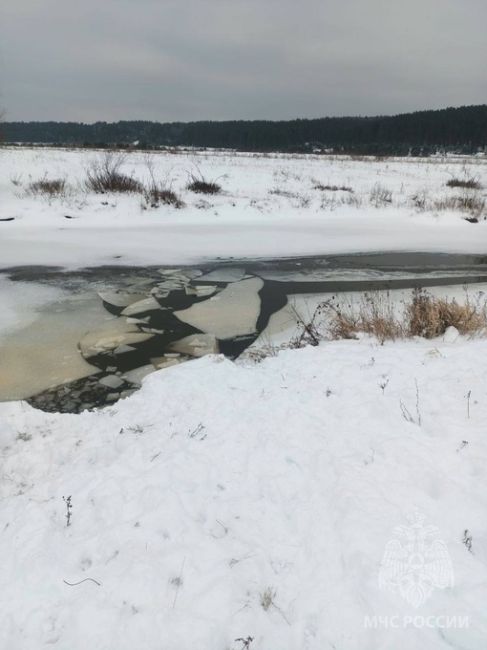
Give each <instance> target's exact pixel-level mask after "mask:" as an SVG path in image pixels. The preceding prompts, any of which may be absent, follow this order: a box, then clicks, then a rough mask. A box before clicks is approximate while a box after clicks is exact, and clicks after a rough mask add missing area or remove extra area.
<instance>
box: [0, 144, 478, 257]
mask: <svg viewBox="0 0 487 650" xmlns="http://www.w3.org/2000/svg"><path fill="white" fill-rule="evenodd" d="M102 155H103V154H102V153H96V152H91V151H67V150H56V149H33V150H29V149H23V148H22V149H8V148H7V149H5V150H3V151H2V152H1V155H0V193H1V195H2V205H1V206H0V219H13V220H12V221H5V222H3V221H2V222H0V266H1V267H6V266H12V265H17V264H54V265H61V266H67V267H71V268H72V267H80V266H88V265H93V264H114V263H115V264H183V263H191V262H199V261H201V260H202V259H214V258H216V257H225V258H228V257H236V258H238V257H240V258H242V257H267V258H269V257H281V256H305V255H318V254H338V253H347V252H367V251H379V250H391V251H397V250H403V251H404V250H414V251H431V252H434V251H438V252H451V253H485V251H486V246H485V228H486V227H487V224H486V223H485V222H481V223H478V224H470V223H467V222H466V221H465V220H464V218H463V217H464V216H465V215H464V214H461V213H460V212H458V211H455V210H453V211H452V210H440V211H438V210H435V209H432V208H431V207H430V208H426V209H422V210H421V209H419V208H418V205H420V204H421V201H423V200H424V201H425V202H426V204H428V205H429V204H431V205H433V204H435V201H437V200H439V201H441V200H444V199H448V198H451V197H454V196H456V195H457V194H458V193H459V191H458V190H455V189H450V188H448V187H446V182H447V181H448V180H450V179H451V178H452V177H462V176H463V175H465V174H467V175H469V176H474V177H475V178H478V179H479V181H480V182H481V183H482V184H483V186H484V187H485V186H487V164H486V162H485V160H484V159H477V158H469V159H466V160H465V159H458V160H457V159H448V158H447V159H445V160H441V159H434V160H433V159H428V160H415V159H398V160H385V161H374V160H372V159H370V160H350V159H348V158H333V157H332V158H326V157H320V156H294V157H282V156H262V155H255V154H254V155H252V154H249V155H236V154H217V153H214V152H213V153H207V154H205V153H200V154H194V155H190V154H187V153H178V154H174V153H172V154H165V153H159V154H154V155H153V156H152V165H153V168H154V173H155V177H156V179H157V180H158V181H160V182H163V181H165V182H166V183H167V184H169V185H170V186H171V187H172V189H173V190H175V191H176V192H177V193H178V195H180V197H181V198H182V199H183V200H184V202H185V204H186V207H185V208H183V209H181V210H178V209H176V208H175V207H174V206H161V207H160V208H158V209H156V210H143V209H142V208H141V197H140V196H136V195H132V196H123V195H95V194H90V193H86V192H85V191H84V190H83V183H84V180H85V178H86V169H87V167H88V166H89V164H90V162H92V161H93V160H96V159H97V158H99V157H100V156H102ZM195 170H200V171H201V173H203V174H204V175H205V177H207V178H208V179H210V180H214V179H218V182H219V183H220V184H221V185H222V187H223V193H222V194H221V195H217V196H209V197H208V196H202V195H198V194H193V193H191V192H189V191H188V190H187V189H186V184H187V180H188V173H190V172H195ZM124 171H125V173H127V174H133V175H134V176H135V177H136V178H138V179H140V180H141V181H144V180H147V177H148V168H147V156H146V155H145V154H143V153H130V155H129V156H128V157H127V159H126V162H125V165H124ZM44 176H46V177H47V178H51V179H52V178H58V177H63V178H66V180H67V181H68V183H69V184H70V186H71V191H70V192H68V193H67V195H66V196H65V197H64V198H61V199H52V200H47V199H43V198H42V197H38V196H37V197H29V196H26V195H25V193H26V189H27V188H28V184H29V183H30V182H31V181H33V180H34V181H35V180H39V179H42V178H43V177H44ZM319 185H321V186H322V187H326V186H330V187H333V186H337V187H342V186H345V187H349V188H350V190H351V191H350V192H348V191H341V190H340V191H333V190H322V189H319V188H317V186H319ZM377 188H379V189H381V188H382V189H385V190H386V194H387V192H390V193H391V200H390V202H388V201H386V202H385V203H379V204H378V203H377V201H371V196H372V194H373V193H374V191H375V189H377ZM484 195H485V193H484V192H482V191H481V192H480V194H479V197H480V198H479V200H481V199H482V196H484ZM414 197H416V198H414Z"/></svg>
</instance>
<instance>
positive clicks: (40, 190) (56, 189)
mask: <svg viewBox="0 0 487 650" xmlns="http://www.w3.org/2000/svg"><path fill="white" fill-rule="evenodd" d="M67 191H68V184H67V182H66V179H65V178H52V179H48V178H46V177H44V178H42V179H41V180H38V181H33V182H32V183H29V185H28V186H27V188H26V194H27V195H30V196H46V197H48V198H55V197H62V196H66V193H67Z"/></svg>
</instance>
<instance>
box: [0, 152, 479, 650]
mask: <svg viewBox="0 0 487 650" xmlns="http://www.w3.org/2000/svg"><path fill="white" fill-rule="evenodd" d="M102 155H103V154H101V153H100V152H98V153H97V152H79V151H64V150H54V149H17V148H11V149H8V148H7V149H4V150H2V151H0V194H1V197H2V203H1V205H0V219H12V220H9V221H0V268H6V267H9V266H12V265H35V264H51V265H63V266H66V267H67V268H73V267H81V266H86V265H89V264H114V263H115V264H158V265H164V264H171V263H174V264H183V263H186V262H190V261H197V260H201V259H205V258H215V257H217V256H221V257H229V256H235V257H240V256H242V257H255V256H263V257H279V256H292V255H314V254H320V255H322V254H326V253H345V252H354V251H361V252H364V251H377V250H390V251H403V250H409V251H411V250H415V251H441V252H463V253H486V252H487V250H486V249H487V241H486V237H485V235H486V233H487V231H486V228H487V222H485V221H484V220H483V219H480V221H479V222H478V223H468V222H467V221H465V219H464V217H465V216H466V215H465V214H464V213H461V212H460V211H458V210H445V209H443V208H440V207H439V206H440V205H441V204H442V203H444V202H445V200H447V199H448V197H454V196H458V195H459V194H461V193H462V191H463V190H459V189H452V188H449V187H447V186H446V183H447V181H448V180H449V179H451V178H475V179H476V180H478V182H479V184H480V185H482V186H483V187H482V188H481V189H478V190H474V191H472V192H473V195H474V196H475V197H477V199H478V200H479V201H482V200H483V199H484V198H485V197H486V190H485V189H483V188H485V187H487V161H486V160H485V159H482V158H478V159H474V158H471V159H467V160H465V159H456V158H448V159H444V160H442V159H431V160H414V159H406V160H382V161H375V160H350V159H346V158H324V157H315V156H305V157H298V156H295V157H290V156H289V157H288V156H254V155H251V154H246V155H243V154H242V155H231V154H222V153H217V152H214V153H208V154H203V153H198V154H196V153H193V154H188V153H178V154H154V155H153V156H152V157H151V162H150V164H152V165H153V166H154V170H155V174H156V176H157V178H158V179H160V180H161V181H163V180H165V181H166V183H167V184H168V185H171V186H172V188H173V189H174V190H175V191H176V192H177V193H178V194H179V195H180V197H181V198H182V200H183V201H184V202H185V204H186V205H185V207H184V208H181V209H176V208H174V207H169V206H161V207H160V208H158V209H154V210H143V209H142V207H141V197H140V196H136V195H133V196H124V195H109V196H107V195H105V196H100V195H95V194H92V193H91V194H90V193H86V192H85V191H84V189H83V188H82V183H83V180H84V177H85V173H86V168H87V166H88V165H89V164H90V161H92V160H93V159H95V158H97V157H100V156H102ZM147 163H148V159H147V157H146V156H145V155H144V154H140V153H130V154H129V156H128V157H127V158H126V161H125V164H124V171H125V172H126V173H128V174H132V173H133V174H134V176H136V177H137V178H139V179H141V180H147V177H148V166H147ZM196 169H198V170H200V171H201V172H202V173H203V174H204V175H205V177H207V178H208V179H210V180H214V179H218V182H219V183H220V184H221V185H222V187H223V193H222V194H220V195H217V196H210V197H202V196H200V195H196V194H192V193H191V192H189V191H188V190H187V189H186V183H187V179H188V173H191V172H192V171H194V170H196ZM44 176H46V177H47V178H51V179H52V178H58V177H63V178H66V180H67V182H68V183H69V184H70V189H69V190H68V191H67V193H66V195H65V196H64V197H62V198H56V199H52V200H47V199H45V198H42V197H39V196H37V197H33V196H28V195H26V190H27V188H28V185H29V183H30V182H32V181H35V180H39V179H41V178H43V177H44ZM318 184H321V185H322V186H326V185H329V186H334V185H336V186H341V187H347V188H350V189H351V190H353V191H349V190H344V189H342V190H331V189H328V190H326V189H316V186H317V185H318ZM382 191H384V192H385V194H384V192H382ZM388 192H390V193H391V194H390V200H389V194H388ZM378 195H382V196H383V197H384V196H385V197H387V200H386V201H382V202H378V200H377V196H378ZM413 197H416V199H415V198H413ZM418 197H419V198H418ZM379 203H381V204H379ZM66 216H69V217H71V218H70V219H67V218H65V217H66ZM478 288H479V289H485V286H482V287H480V285H479V287H478ZM445 290H446V289H445V288H443V289H442V290H441V291H445ZM438 291H439V290H438ZM24 297H25V300H24ZM63 297H65V294H64V293H63V291H62V290H60V291H59V292H58V291H57V289H55V288H52V287H42V291H41V290H39V291H37V288H36V287H35V286H33V285H32V284H30V285H28V284H21V283H12V282H9V281H7V280H6V279H0V300H1V301H2V311H1V313H0V330H1V331H2V336H3V337H7V336H8V335H9V333H11V331H12V329H15V327H16V326H17V324H18V323H19V322H24V323H27V324H28V323H31V322H32V321H34V320H35V318H36V312H37V310H38V309H39V308H40V307H41V306H42V305H46V304H47V303H50V301H56V300H58V299H62V298H63ZM317 302H319V297H315V296H310V297H308V298H307V299H306V301H301V302H299V300H298V302H297V303H296V304H297V306H298V307H299V308H300V309H306V307H307V306H309V309H310V310H311V312H312V310H313V309H314V306H315V304H316V303H317ZM53 313H54V307H53ZM305 315H306V314H305ZM288 317H289V314H287V315H286V312H285V310H284V311H282V312H276V314H275V315H274V316H273V317H272V321H271V327H270V328H269V330H268V332H267V335H269V332H272V331H275V332H277V333H280V335H281V336H283V335H284V334H283V333H286V322H287V321H286V318H287V319H288V320H289V318H288ZM279 319H280V320H279ZM281 321H283V322H281ZM34 325H35V322H34ZM263 336H264V334H263ZM264 338H265V337H264ZM270 342H271V343H280V342H282V341H280V340H279V338H278V337H276V340H273V341H270ZM264 343H265V341H264ZM486 353H487V343H486V341H485V339H482V338H476V339H471V340H467V339H466V338H462V337H457V336H454V335H452V332H451V331H450V332H448V334H447V335H446V336H445V337H444V339H437V340H432V341H425V340H421V339H413V340H409V341H400V342H395V343H386V344H384V345H378V343H377V342H376V341H374V340H372V339H369V338H361V339H360V340H356V341H332V342H331V341H329V342H323V343H321V344H320V345H319V346H318V347H308V348H304V349H299V350H284V351H281V352H279V353H278V354H276V355H275V356H270V357H268V358H266V359H264V360H263V361H261V362H260V363H255V362H252V361H251V360H250V359H249V358H246V359H241V360H239V361H237V362H235V363H234V362H231V361H229V360H227V359H224V358H223V357H221V356H208V357H205V358H202V359H198V360H195V361H191V362H189V363H185V364H181V365H179V366H174V367H171V368H167V369H165V370H161V371H158V372H155V373H153V374H151V375H149V376H147V377H146V378H145V380H144V381H143V385H142V388H141V390H140V391H139V392H137V393H135V394H133V395H132V396H130V397H129V398H127V399H124V400H121V401H119V402H117V403H116V404H115V405H113V406H111V407H109V408H105V409H103V410H99V411H91V412H88V411H85V412H83V413H81V414H80V415H60V414H47V413H43V412H41V411H37V410H35V409H33V408H31V407H30V406H28V405H27V404H26V403H24V402H10V403H0V454H1V460H0V463H1V471H0V513H1V518H0V552H1V556H2V558H3V562H2V567H1V569H0V648H1V649H2V650H3V648H5V649H6V650H7V649H8V650H39V649H40V648H47V647H53V648H58V649H59V650H86V649H87V648H93V649H96V650H139V649H140V650H162V649H164V650H166V649H171V650H173V649H174V650H327V649H329V650H391V649H394V650H426V649H427V650H447V649H450V648H458V649H461V650H484V648H485V647H486V640H487V608H486V604H487V517H486V514H487V470H486V467H487V436H486V431H485V423H486V421H487V388H486V386H487V364H486V363H485V358H486ZM1 361H2V358H1V356H0V370H1Z"/></svg>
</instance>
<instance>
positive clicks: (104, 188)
mask: <svg viewBox="0 0 487 650" xmlns="http://www.w3.org/2000/svg"><path fill="white" fill-rule="evenodd" d="M124 162H125V156H124V155H123V154H116V153H114V152H111V151H109V152H107V153H106V154H105V156H104V157H103V158H102V159H101V160H99V161H96V162H94V163H92V164H91V165H90V167H89V168H88V169H87V171H86V181H85V186H86V189H87V190H89V191H91V192H96V193H97V194H106V193H107V192H116V193H126V194H137V193H142V192H143V191H144V186H143V185H142V183H141V182H140V181H138V180H137V179H136V178H134V177H133V176H128V175H126V174H123V173H122V172H121V171H120V169H121V167H122V165H123V163H124Z"/></svg>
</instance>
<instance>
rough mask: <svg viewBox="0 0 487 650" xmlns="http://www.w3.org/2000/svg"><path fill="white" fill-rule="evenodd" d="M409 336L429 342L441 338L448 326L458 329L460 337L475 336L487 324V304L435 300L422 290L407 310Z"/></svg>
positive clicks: (415, 295) (444, 299)
mask: <svg viewBox="0 0 487 650" xmlns="http://www.w3.org/2000/svg"><path fill="white" fill-rule="evenodd" d="M406 323H407V329H408V331H407V333H408V334H409V335H410V336H422V337H424V338H427V339H432V338H435V337H436V336H441V335H442V334H444V333H445V331H446V330H447V328H448V327H452V326H453V327H456V329H457V330H458V331H459V332H460V334H473V333H475V332H478V331H479V330H482V329H483V328H485V327H486V325H487V312H486V308H485V305H483V306H479V305H476V304H471V302H470V300H469V299H468V296H467V300H466V302H465V304H459V303H457V302H456V300H455V299H453V300H448V299H446V298H434V297H433V296H430V295H428V294H427V293H426V292H424V291H421V290H419V289H417V290H415V291H414V292H413V298H412V301H411V303H410V304H409V305H408V306H407V309H406Z"/></svg>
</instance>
